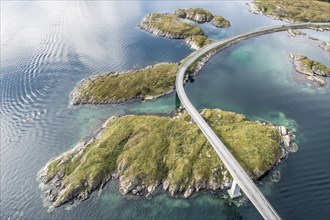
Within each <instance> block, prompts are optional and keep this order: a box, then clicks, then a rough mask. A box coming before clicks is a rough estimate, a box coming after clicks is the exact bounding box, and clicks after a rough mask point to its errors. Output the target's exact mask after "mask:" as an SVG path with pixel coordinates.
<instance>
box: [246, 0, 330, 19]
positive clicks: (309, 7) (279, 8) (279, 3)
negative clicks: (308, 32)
mask: <svg viewBox="0 0 330 220" xmlns="http://www.w3.org/2000/svg"><path fill="white" fill-rule="evenodd" d="M250 8H251V10H252V11H253V12H256V13H259V14H264V15H267V16H270V17H272V18H275V19H280V20H285V21H289V22H309V21H310V22H328V21H330V15H329V10H330V2H329V1H315V0H307V1H300V0H274V1H269V0H257V1H255V2H254V3H253V4H250Z"/></svg>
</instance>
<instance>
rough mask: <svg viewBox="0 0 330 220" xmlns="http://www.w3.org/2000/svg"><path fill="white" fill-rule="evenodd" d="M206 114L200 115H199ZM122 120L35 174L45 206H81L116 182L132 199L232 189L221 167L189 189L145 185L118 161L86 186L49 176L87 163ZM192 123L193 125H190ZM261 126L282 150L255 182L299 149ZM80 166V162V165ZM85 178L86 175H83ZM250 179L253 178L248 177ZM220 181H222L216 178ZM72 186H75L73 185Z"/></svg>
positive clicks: (288, 136)
mask: <svg viewBox="0 0 330 220" xmlns="http://www.w3.org/2000/svg"><path fill="white" fill-rule="evenodd" d="M203 114H204V115H205V114H206V113H205V112H204V111H203V112H202V115H203ZM181 116H182V113H180V114H179V115H178V116H176V118H178V119H177V120H180V117H181ZM120 118H121V117H111V118H110V119H108V120H107V121H106V122H105V123H104V124H103V125H102V127H101V128H100V129H99V130H98V131H97V132H95V133H94V135H93V137H92V138H91V139H90V140H87V141H84V142H80V143H78V144H77V145H76V146H75V147H74V148H73V149H71V150H69V151H67V152H65V153H63V154H61V155H60V156H58V157H56V158H55V159H53V160H51V161H49V162H48V163H47V164H46V165H45V167H44V168H43V169H41V170H40V171H39V172H38V175H37V180H38V181H39V182H40V185H39V186H40V188H41V189H42V191H43V193H44V202H45V205H47V206H48V207H49V208H50V209H53V208H56V207H59V206H61V205H64V204H67V203H68V204H73V203H76V202H82V201H84V200H86V199H88V198H89V197H90V194H91V193H93V192H94V191H99V192H100V191H102V189H103V187H104V185H105V184H106V183H107V182H108V181H110V180H117V181H118V184H119V190H120V192H121V194H123V195H127V194H130V195H135V196H146V197H149V196H152V195H154V194H155V193H156V192H159V191H163V192H168V194H169V195H170V196H171V197H183V198H189V197H190V196H192V195H193V194H195V193H198V192H201V191H209V192H215V191H218V190H224V189H227V188H229V187H230V186H231V182H232V177H231V175H230V174H229V172H228V171H227V169H226V168H225V167H224V165H221V168H217V167H214V168H212V170H211V171H210V172H211V173H212V174H211V176H213V177H212V178H209V179H203V178H200V179H199V180H198V181H197V180H196V181H195V180H192V181H191V182H190V183H189V184H188V185H186V184H185V183H182V185H181V184H173V183H171V181H170V179H168V178H167V179H160V180H157V181H155V182H151V183H150V182H149V183H147V182H145V181H141V178H142V177H141V176H139V175H138V174H135V175H126V174H125V171H124V170H125V169H127V166H128V164H127V163H128V161H126V160H121V161H120V162H119V163H118V166H117V168H116V169H115V170H114V171H112V172H109V173H108V174H107V175H106V176H105V177H96V178H95V177H94V178H92V179H89V178H88V177H87V176H86V178H88V180H87V183H83V182H82V183H81V182H77V183H74V181H73V180H71V181H72V182H73V183H70V182H68V179H70V177H68V174H67V173H66V172H67V171H66V169H60V170H58V171H56V172H55V173H54V172H51V169H52V166H53V164H54V162H55V165H56V164H57V165H56V166H61V164H70V163H72V162H74V161H77V160H82V161H84V160H87V158H86V156H87V154H88V148H89V147H90V146H91V145H93V144H94V143H95V142H98V141H100V140H101V139H102V136H103V135H104V131H105V130H106V129H107V128H108V127H109V126H111V125H112V124H114V123H115V122H116V121H117V120H118V119H120ZM191 123H193V122H191ZM256 123H260V124H262V125H263V126H267V127H270V128H272V129H276V131H277V132H278V134H279V136H280V142H279V143H278V144H279V147H280V149H281V153H280V156H279V157H278V159H277V160H276V161H274V162H273V163H272V165H270V166H269V167H268V168H266V170H263V171H262V172H260V171H259V172H257V173H254V174H253V176H254V178H256V179H258V178H259V177H261V176H263V174H264V173H265V172H268V171H269V170H270V169H272V168H273V167H274V166H276V165H277V164H278V163H280V162H282V161H283V160H284V159H285V158H286V157H287V154H288V153H289V152H296V151H297V149H298V145H297V144H296V142H295V135H294V133H293V132H291V131H289V130H288V129H287V128H285V127H284V126H276V125H273V124H271V123H268V122H264V121H259V122H256ZM206 155H207V157H211V155H212V157H214V156H216V154H215V153H214V152H213V153H211V152H208V151H206ZM82 163H83V162H82ZM86 175H87V174H86ZM250 175H252V174H251V173H250ZM220 177H221V181H219V179H218V178H220ZM72 184H74V185H72ZM67 188H70V189H71V190H70V191H69V192H66V189H67Z"/></svg>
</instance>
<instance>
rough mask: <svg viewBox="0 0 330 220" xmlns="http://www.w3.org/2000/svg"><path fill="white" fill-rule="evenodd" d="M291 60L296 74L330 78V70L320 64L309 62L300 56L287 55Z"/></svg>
mask: <svg viewBox="0 0 330 220" xmlns="http://www.w3.org/2000/svg"><path fill="white" fill-rule="evenodd" d="M289 56H290V57H291V59H293V61H294V65H295V68H296V70H297V71H298V72H301V73H303V74H306V75H310V76H312V75H314V74H316V75H320V76H328V77H329V76H330V68H329V67H327V66H325V65H323V64H321V63H320V62H318V61H315V60H311V59H309V58H308V57H306V56H304V55H302V54H292V53H291V54H289Z"/></svg>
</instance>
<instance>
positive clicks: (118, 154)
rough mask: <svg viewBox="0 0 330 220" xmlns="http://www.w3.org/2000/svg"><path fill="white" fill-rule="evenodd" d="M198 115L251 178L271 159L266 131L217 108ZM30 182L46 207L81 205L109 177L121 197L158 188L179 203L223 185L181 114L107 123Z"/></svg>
mask: <svg viewBox="0 0 330 220" xmlns="http://www.w3.org/2000/svg"><path fill="white" fill-rule="evenodd" d="M202 115H203V117H204V118H205V119H206V121H207V122H208V123H209V124H210V126H211V127H212V128H213V129H214V131H215V132H216V134H218V135H219V137H220V138H221V139H222V140H223V142H224V143H225V144H226V145H227V147H228V148H229V150H230V151H231V152H232V153H233V155H234V156H235V157H236V158H237V160H238V161H239V162H240V164H241V165H242V166H243V168H244V169H245V170H246V171H247V172H248V174H249V175H250V176H251V177H252V178H253V179H257V178H258V177H260V176H261V175H262V174H263V173H265V172H266V171H268V170H269V169H271V168H272V167H273V166H274V164H276V162H277V161H278V159H279V157H280V155H281V148H280V140H281V136H280V133H279V132H278V131H277V130H276V129H275V128H274V127H273V126H269V125H265V124H262V123H260V122H253V121H249V120H247V119H246V118H245V117H244V116H243V115H240V114H236V113H232V112H225V111H222V110H219V109H216V110H209V109H205V110H204V111H203V112H202ZM38 177H39V179H40V181H41V185H42V186H43V187H42V188H43V189H44V190H45V191H46V199H47V200H48V202H49V205H50V206H51V207H57V206H60V205H62V204H64V203H67V202H73V201H74V200H79V201H80V200H85V199H87V198H88V197H89V195H90V193H92V192H93V191H94V190H96V189H98V188H102V187H103V185H104V184H105V183H106V182H107V181H109V180H110V179H111V178H119V187H120V191H121V192H122V193H123V194H127V193H133V194H138V195H146V194H147V193H153V192H154V191H155V190H156V187H157V186H158V185H160V184H161V183H162V187H163V189H164V190H165V191H168V192H169V193H170V195H172V196H174V195H178V194H181V195H183V196H184V197H189V196H190V195H191V194H192V193H193V192H194V191H200V190H217V189H219V188H223V187H226V186H229V183H230V181H231V176H230V174H229V173H228V171H227V169H226V167H225V166H224V165H223V163H222V162H221V160H220V158H219V157H218V155H217V154H216V152H215V151H214V149H213V148H212V147H211V146H210V144H209V143H208V141H207V140H206V138H205V137H204V135H203V133H202V132H201V131H200V130H199V128H198V127H197V125H195V124H193V123H192V122H190V117H188V115H187V114H182V115H179V116H177V117H175V118H169V117H159V116H145V115H127V116H123V117H119V118H118V117H114V118H111V119H109V120H108V121H107V123H106V124H105V125H104V126H103V130H102V131H101V133H100V134H98V135H97V137H95V138H93V139H92V140H91V141H90V142H88V143H80V144H78V145H77V146H76V147H75V148H74V149H72V150H70V151H68V152H65V153H64V154H62V155H60V156H59V157H57V158H55V159H53V160H51V161H50V162H49V163H48V164H47V165H46V166H45V167H44V168H43V169H42V170H41V171H40V172H39V174H38Z"/></svg>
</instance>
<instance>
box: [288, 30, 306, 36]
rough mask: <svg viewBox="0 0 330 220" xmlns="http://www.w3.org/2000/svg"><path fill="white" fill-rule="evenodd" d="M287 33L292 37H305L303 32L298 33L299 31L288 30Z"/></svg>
mask: <svg viewBox="0 0 330 220" xmlns="http://www.w3.org/2000/svg"><path fill="white" fill-rule="evenodd" d="M288 33H289V34H290V35H291V36H292V37H295V36H297V35H306V34H305V33H304V32H302V31H299V30H295V29H289V30H288Z"/></svg>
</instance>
